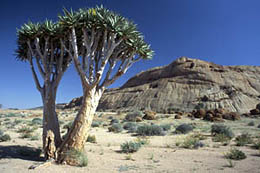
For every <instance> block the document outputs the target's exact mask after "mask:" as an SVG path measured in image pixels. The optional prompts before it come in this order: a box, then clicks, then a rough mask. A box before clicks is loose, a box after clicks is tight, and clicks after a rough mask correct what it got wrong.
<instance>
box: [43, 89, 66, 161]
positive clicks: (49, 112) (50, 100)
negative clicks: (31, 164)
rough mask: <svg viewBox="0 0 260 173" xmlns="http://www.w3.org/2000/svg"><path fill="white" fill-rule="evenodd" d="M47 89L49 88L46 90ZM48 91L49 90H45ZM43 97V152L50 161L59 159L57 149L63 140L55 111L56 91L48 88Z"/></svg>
mask: <svg viewBox="0 0 260 173" xmlns="http://www.w3.org/2000/svg"><path fill="white" fill-rule="evenodd" d="M46 89H47V88H46ZM45 91H47V90H45ZM44 93H45V94H46V95H43V133H42V139H43V151H44V157H45V159H46V160H48V159H51V158H52V159H56V158H57V154H56V152H57V149H58V147H59V146H60V144H61V142H62V140H61V136H60V127H59V121H58V116H57V113H56V111H55V100H56V91H55V90H52V89H51V87H49V88H48V92H44Z"/></svg>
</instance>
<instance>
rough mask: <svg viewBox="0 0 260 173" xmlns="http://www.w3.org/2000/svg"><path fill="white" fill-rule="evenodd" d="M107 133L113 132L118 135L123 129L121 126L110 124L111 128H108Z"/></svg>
mask: <svg viewBox="0 0 260 173" xmlns="http://www.w3.org/2000/svg"><path fill="white" fill-rule="evenodd" d="M108 131H109V132H115V133H120V132H122V131H123V127H122V125H121V124H119V123H116V124H112V125H111V127H109V128H108Z"/></svg>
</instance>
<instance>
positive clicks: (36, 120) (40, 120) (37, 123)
mask: <svg viewBox="0 0 260 173" xmlns="http://www.w3.org/2000/svg"><path fill="white" fill-rule="evenodd" d="M32 125H42V119H41V118H34V119H32Z"/></svg>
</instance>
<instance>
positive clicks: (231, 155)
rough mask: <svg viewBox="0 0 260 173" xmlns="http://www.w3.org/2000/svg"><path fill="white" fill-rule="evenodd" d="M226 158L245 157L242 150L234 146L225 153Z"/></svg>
mask: <svg viewBox="0 0 260 173" xmlns="http://www.w3.org/2000/svg"><path fill="white" fill-rule="evenodd" d="M224 156H225V158H226V159H232V160H243V159H245V158H246V154H245V153H244V152H243V151H240V150H238V149H236V148H231V149H230V151H229V152H228V153H226V154H225V155H224Z"/></svg>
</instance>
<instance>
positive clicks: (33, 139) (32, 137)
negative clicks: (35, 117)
mask: <svg viewBox="0 0 260 173" xmlns="http://www.w3.org/2000/svg"><path fill="white" fill-rule="evenodd" d="M30 140H31V141H37V140H39V136H37V135H34V136H31V137H30Z"/></svg>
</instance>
